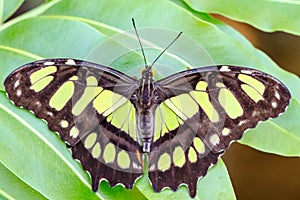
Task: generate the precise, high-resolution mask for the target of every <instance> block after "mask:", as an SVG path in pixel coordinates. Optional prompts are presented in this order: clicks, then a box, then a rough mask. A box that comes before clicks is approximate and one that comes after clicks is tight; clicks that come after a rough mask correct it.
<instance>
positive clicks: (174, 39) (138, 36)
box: [131, 18, 182, 68]
mask: <svg viewBox="0 0 300 200" xmlns="http://www.w3.org/2000/svg"><path fill="white" fill-rule="evenodd" d="M131 20H132V24H133V27H134V31H135V34H136V36H137V38H138V41H139V44H140V46H141V49H142V53H143V57H144V62H145V67H147V60H146V56H145V52H144V49H143V46H142V43H141V40H140V36H139V34H138V32H137V29H136V26H135V22H134V19H133V18H131ZM181 34H182V31H181V32H180V33H179V34H178V35H177V36H176V38H175V39H174V40H173V41H172V42H171V43H170V44H169V45H168V46H167V47H166V48H165V49H164V50H163V51H162V52H161V53H160V54H159V55H158V56H157V57H156V59H155V60H154V61H153V63H152V64H151V65H150V68H152V66H153V65H154V64H155V63H156V61H157V60H158V59H159V58H160V57H161V56H162V55H163V54H164V53H165V52H166V50H167V49H168V48H169V47H170V46H172V44H173V43H174V42H175V41H176V40H177V39H178V38H179V37H180V35H181Z"/></svg>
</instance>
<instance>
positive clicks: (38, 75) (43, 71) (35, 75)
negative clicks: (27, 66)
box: [29, 66, 57, 85]
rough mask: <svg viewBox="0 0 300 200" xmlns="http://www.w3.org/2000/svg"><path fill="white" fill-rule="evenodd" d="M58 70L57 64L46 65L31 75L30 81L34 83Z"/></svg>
mask: <svg viewBox="0 0 300 200" xmlns="http://www.w3.org/2000/svg"><path fill="white" fill-rule="evenodd" d="M56 71H57V67H55V66H49V67H45V68H42V69H40V70H37V71H35V72H33V73H32V74H31V75H30V77H29V78H30V82H31V84H32V85H33V84H34V83H35V82H37V81H38V80H40V79H42V78H44V77H46V76H48V75H49V74H52V73H54V72H56Z"/></svg>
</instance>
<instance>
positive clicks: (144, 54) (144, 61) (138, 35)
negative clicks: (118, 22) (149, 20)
mask: <svg viewBox="0 0 300 200" xmlns="http://www.w3.org/2000/svg"><path fill="white" fill-rule="evenodd" d="M132 24H133V27H134V31H135V34H136V36H137V38H138V40H139V43H140V46H141V49H142V53H143V57H144V62H145V67H147V60H146V56H145V52H144V49H143V46H142V43H141V40H140V36H139V34H138V32H137V30H136V26H135V22H134V19H133V18H132Z"/></svg>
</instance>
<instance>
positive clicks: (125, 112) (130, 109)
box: [107, 100, 136, 140]
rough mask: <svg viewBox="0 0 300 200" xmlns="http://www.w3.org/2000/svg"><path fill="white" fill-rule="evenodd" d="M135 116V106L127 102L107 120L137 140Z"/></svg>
mask: <svg viewBox="0 0 300 200" xmlns="http://www.w3.org/2000/svg"><path fill="white" fill-rule="evenodd" d="M135 114H136V113H135V109H134V106H133V105H132V104H131V102H130V101H128V100H127V101H126V102H125V103H124V104H123V105H121V106H120V107H119V108H117V109H116V110H115V111H114V112H112V113H111V114H110V115H109V116H108V117H107V120H110V122H111V124H112V125H114V126H115V127H117V128H119V129H121V130H122V131H124V132H126V133H127V134H128V135H130V136H131V137H132V139H134V140H136V135H135Z"/></svg>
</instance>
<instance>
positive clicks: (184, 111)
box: [165, 94, 198, 120]
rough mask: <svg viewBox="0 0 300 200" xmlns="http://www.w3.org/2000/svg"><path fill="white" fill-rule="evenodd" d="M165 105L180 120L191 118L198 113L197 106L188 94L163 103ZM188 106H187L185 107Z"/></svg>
mask: <svg viewBox="0 0 300 200" xmlns="http://www.w3.org/2000/svg"><path fill="white" fill-rule="evenodd" d="M165 103H166V105H167V106H168V107H169V108H170V109H171V110H173V112H175V113H176V115H177V116H179V117H180V118H181V119H183V120H186V119H187V118H191V117H192V116H193V115H195V114H196V113H197V111H198V105H197V103H196V102H195V101H194V99H193V98H192V97H191V96H189V95H188V94H181V95H179V96H176V97H172V98H170V99H167V100H166V101H165ZM186 105H189V106H186Z"/></svg>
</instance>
